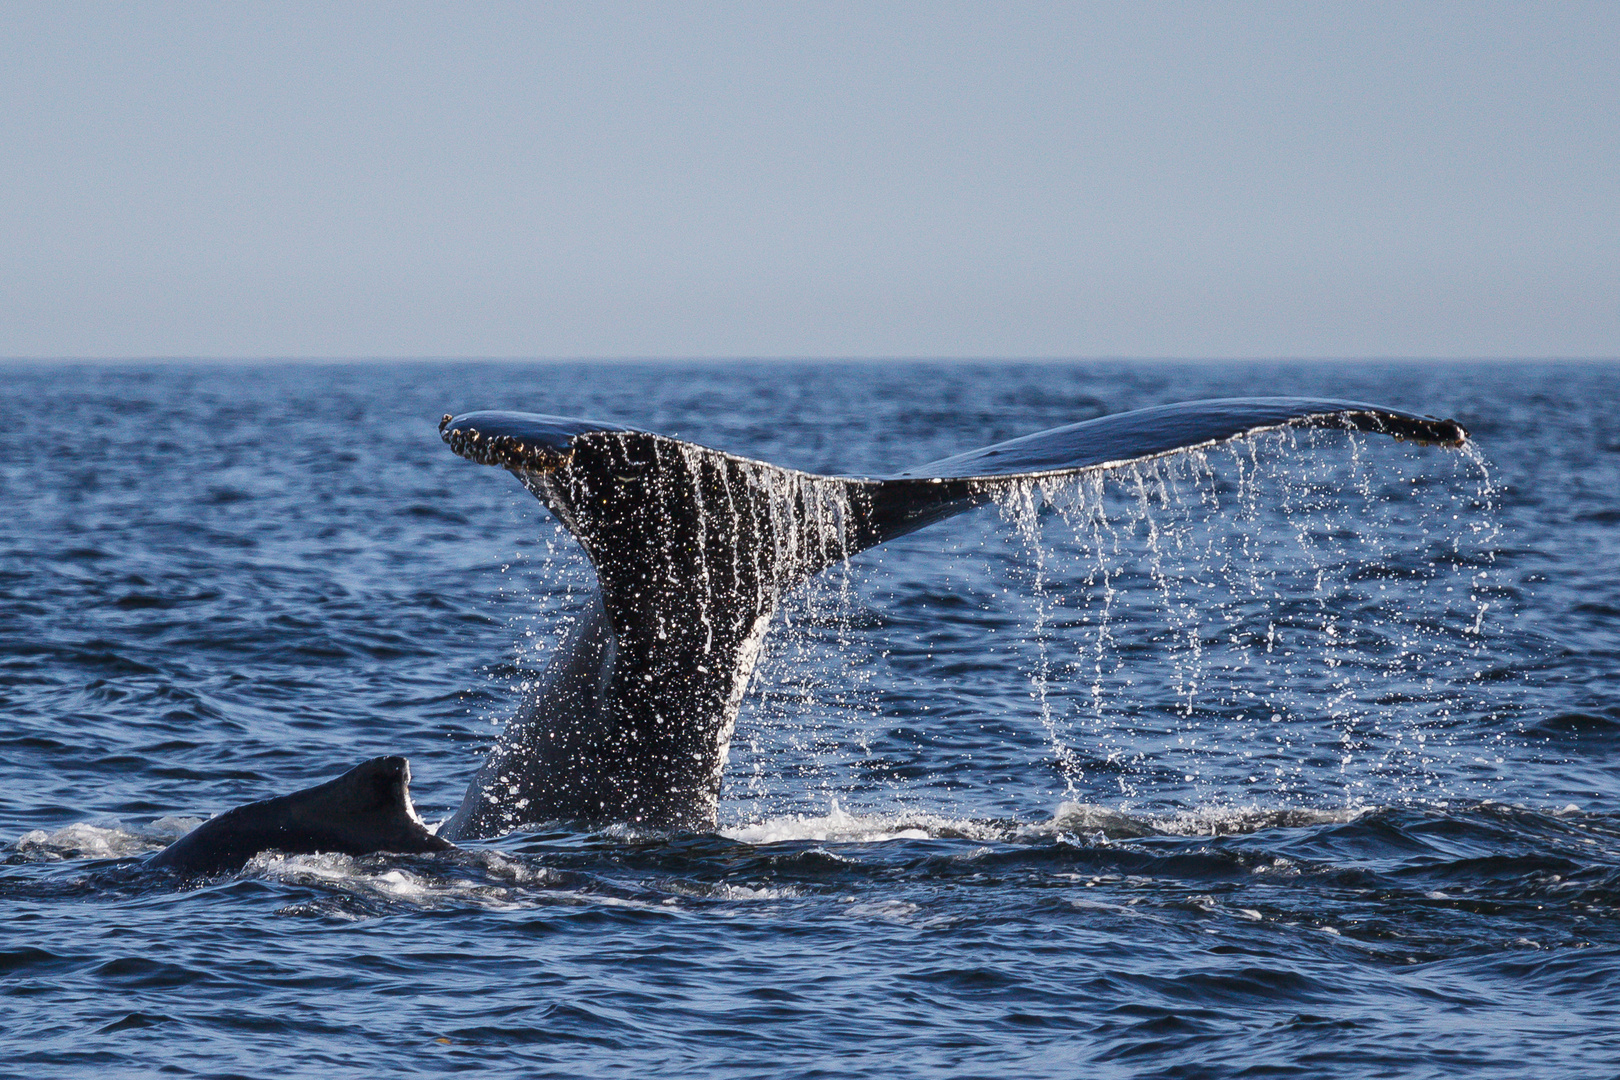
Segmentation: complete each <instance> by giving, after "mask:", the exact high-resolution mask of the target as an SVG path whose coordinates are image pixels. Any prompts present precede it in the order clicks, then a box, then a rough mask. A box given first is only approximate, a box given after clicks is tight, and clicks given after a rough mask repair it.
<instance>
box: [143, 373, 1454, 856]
mask: <svg viewBox="0 0 1620 1080" xmlns="http://www.w3.org/2000/svg"><path fill="white" fill-rule="evenodd" d="M1283 427H1294V428H1338V429H1344V430H1355V431H1364V432H1372V433H1378V434H1386V435H1391V436H1394V437H1396V438H1401V439H1409V440H1414V441H1417V442H1422V443H1429V444H1439V445H1445V446H1460V445H1462V444H1463V443H1464V442H1466V440H1467V438H1468V435H1467V432H1465V431H1464V430H1463V428H1462V427H1461V425H1459V424H1458V423H1457V422H1456V421H1453V420H1441V419H1436V418H1434V417H1429V416H1420V415H1417V414H1414V413H1408V412H1403V411H1401V410H1397V409H1390V408H1384V407H1381V406H1375V405H1364V404H1359V403H1355V402H1344V401H1333V400H1322V399H1307V398H1232V399H1219V400H1210V401H1195V402H1186V403H1182V404H1177V405H1164V406H1158V407H1155V408H1149V409H1141V410H1137V411H1134V412H1127V413H1118V414H1114V415H1111V416H1104V417H1100V418H1098V419H1095V420H1088V421H1084V422H1082V423H1078V424H1071V425H1068V426H1065V427H1058V428H1052V429H1050V430H1047V431H1042V432H1038V433H1036V434H1033V435H1027V436H1024V437H1023V438H1019V439H1013V440H1011V441H1009V442H1004V443H998V444H996V445H994V446H989V447H985V448H983V449H980V450H974V451H971V452H968V453H964V454H958V455H956V456H954V457H949V458H945V459H942V460H939V461H934V462H930V463H928V464H925V465H919V466H916V467H913V468H910V469H907V470H905V471H903V472H899V473H895V474H893V475H890V476H887V477H875V478H868V477H841V476H818V475H814V474H811V473H805V472H800V471H796V470H793V469H785V468H781V467H779V466H776V465H771V464H768V463H766V462H762V461H754V460H751V459H749V458H744V457H739V456H737V455H734V454H728V453H724V452H721V451H718V450H711V449H708V448H706V447H702V446H697V445H694V444H692V443H687V442H682V441H680V440H677V439H672V438H668V437H666V436H662V435H657V434H653V433H651V432H646V431H638V430H634V429H631V428H626V427H621V426H618V425H615V424H608V423H599V422H594V421H588V420H578V419H570V418H563V417H554V416H543V415H537V414H531V413H518V412H473V413H466V414H462V415H459V416H451V415H448V414H447V415H446V416H445V417H444V419H443V421H442V422H441V424H440V429H439V430H440V434H441V436H442V437H443V438H444V441H445V442H447V443H448V444H449V445H450V447H451V449H452V450H454V451H455V452H456V453H457V454H460V455H461V456H462V457H465V458H468V459H469V460H472V461H474V462H478V463H480V464H486V465H497V466H501V467H504V468H506V469H507V470H509V471H510V472H511V473H512V474H513V475H514V476H516V477H517V478H518V480H519V481H520V482H522V483H523V485H524V486H525V487H526V488H528V490H529V491H530V492H532V493H533V494H534V495H535V496H536V497H537V498H538V499H539V500H540V501H541V502H542V503H543V504H544V505H545V506H546V507H547V508H548V509H549V510H550V511H551V512H552V513H553V514H554V515H555V516H556V517H557V519H558V520H559V521H560V522H561V523H562V524H563V525H564V527H566V528H567V529H568V531H569V532H570V533H571V534H572V535H573V536H574V538H575V539H576V540H578V542H579V543H580V545H581V547H582V548H583V549H584V552H585V555H586V557H587V558H588V560H589V561H590V563H591V565H592V567H593V568H594V569H595V571H596V576H597V584H598V588H597V590H596V591H595V592H594V593H593V595H592V596H591V598H590V600H589V601H588V603H587V605H586V608H585V611H584V612H583V614H582V615H581V617H580V618H579V620H578V621H577V622H576V623H575V625H574V626H573V628H572V629H571V631H570V633H569V634H568V635H567V637H566V638H564V639H563V641H562V642H561V643H559V644H558V646H557V647H556V649H555V650H554V652H553V653H552V655H551V658H550V661H549V663H548V665H547V667H546V669H545V671H544V672H543V673H542V675H541V677H540V678H539V680H538V681H537V682H536V684H535V687H534V689H533V690H531V691H530V692H529V693H528V694H527V696H526V697H525V699H524V701H523V703H522V706H521V708H520V709H519V711H518V713H517V715H516V716H514V717H513V718H512V720H511V721H510V722H509V723H508V724H507V726H506V728H505V730H504V731H503V733H502V734H501V736H500V738H499V740H498V741H497V743H496V746H495V747H494V749H492V750H491V751H490V754H489V756H488V758H487V759H486V760H485V762H484V763H483V765H482V767H481V768H480V769H479V770H478V772H477V774H476V775H475V776H474V777H473V779H472V782H471V783H470V784H469V785H468V788H467V793H466V795H465V797H464V798H463V800H462V802H461V805H460V807H459V808H458V809H457V810H456V811H455V813H454V814H453V815H452V816H451V817H450V818H449V819H448V820H447V821H445V822H444V823H443V825H441V826H440V828H439V829H438V830H437V835H436V836H433V837H432V838H431V839H432V840H433V841H436V842H437V843H439V844H444V845H445V846H449V845H448V844H445V842H446V841H465V840H476V839H483V838H488V837H492V836H497V835H500V834H502V833H505V832H508V831H511V830H513V829H516V828H519V827H522V826H525V825H531V824H540V823H547V822H557V821H567V822H573V823H579V824H584V825H590V826H597V825H608V824H631V825H635V826H639V827H643V828H651V829H711V828H713V827H714V826H715V825H716V823H717V813H718V808H719V797H720V785H721V776H722V773H723V771H724V767H725V761H726V756H727V753H728V750H729V747H730V741H731V735H732V731H733V728H734V726H735V723H736V719H737V712H738V708H739V707H740V705H741V702H742V698H743V694H744V692H745V690H746V689H747V686H748V682H749V679H750V678H751V676H752V674H753V671H754V666H755V663H756V661H757V659H758V656H759V650H760V646H761V643H762V642H763V640H764V637H765V633H766V630H767V628H768V626H769V624H770V620H771V616H772V614H773V613H774V611H775V609H776V605H777V602H778V600H779V599H780V598H781V597H782V595H783V594H784V593H785V592H786V591H787V590H788V589H790V588H792V587H793V586H794V585H796V584H798V583H799V582H801V581H803V580H804V579H806V578H808V577H810V576H811V575H813V574H815V573H817V572H818V571H821V570H823V569H825V568H827V567H828V566H831V565H833V564H834V563H837V562H840V561H842V560H844V559H847V558H849V557H850V556H852V555H855V554H857V553H858V552H861V551H864V550H866V549H867V548H870V547H873V546H875V545H877V544H881V543H883V542H884V541H886V540H890V539H893V538H895V537H897V536H903V535H905V534H907V533H910V532H913V531H915V530H917V529H920V528H922V527H924V526H926V525H930V524H933V523H935V522H939V521H942V520H944V519H946V518H949V517H952V516H954V515H956V514H959V513H962V512H964V511H966V510H970V509H973V508H974V507H978V506H982V505H984V504H986V503H988V502H991V501H993V500H994V499H995V498H996V497H997V496H998V495H999V494H1002V493H1003V492H1005V491H1007V490H1008V489H1009V488H1010V487H1012V486H1013V485H1015V484H1018V483H1022V482H1028V481H1031V480H1047V479H1051V480H1059V479H1063V478H1067V477H1075V476H1080V475H1082V474H1087V473H1093V472H1097V471H1105V470H1109V469H1116V468H1121V467H1126V466H1130V465H1133V464H1135V463H1137V462H1141V461H1144V460H1148V459H1151V458H1155V457H1159V456H1162V455H1166V454H1171V453H1176V452H1179V451H1185V450H1191V449H1197V448H1201V447H1207V446H1211V445H1214V444H1217V443H1220V442H1224V441H1227V440H1230V439H1234V438H1239V437H1242V436H1245V435H1252V434H1255V433H1257V432H1261V431H1266V430H1271V429H1276V428H1283ZM387 760H389V761H399V762H401V764H403V759H387ZM362 768H364V767H362ZM408 776H409V773H408V769H407V770H404V771H403V773H402V774H401V777H400V780H399V784H400V792H401V794H402V795H403V794H404V787H403V785H404V783H405V781H406V780H408ZM340 779H342V778H340ZM336 783H338V781H333V782H332V784H336ZM330 786H331V784H328V785H322V786H321V787H318V788H313V789H310V790H309V791H308V792H301V793H297V794H295V795H291V796H285V797H284V798H283V799H282V800H268V801H267V802H265V803H255V804H251V805H250V806H248V807H242V808H239V809H238V810H236V811H232V812H231V813H230V814H226V815H222V816H221V817H219V818H216V819H214V820H213V821H210V822H208V823H206V824H204V825H203V826H201V827H199V829H198V830H196V832H195V833H193V834H190V835H188V836H187V837H183V838H181V839H180V840H179V841H176V843H175V844H174V845H172V846H171V847H170V848H169V849H166V850H165V851H164V852H160V853H159V854H158V855H157V856H155V857H154V861H155V862H159V863H162V864H165V865H169V866H171V867H174V868H177V869H185V868H186V866H187V860H186V859H184V858H182V857H181V854H183V853H177V854H174V855H171V852H176V851H177V849H180V848H182V846H183V845H187V843H188V841H190V842H192V846H193V847H194V848H197V849H199V850H202V849H205V848H206V847H207V845H203V844H201V843H200V842H197V841H192V838H193V837H194V836H197V835H198V834H201V833H203V832H204V831H205V830H209V829H211V828H212V829H214V830H215V832H216V834H218V835H216V837H215V842H216V843H217V842H218V841H219V838H220V836H222V835H224V834H226V833H229V832H230V830H231V827H229V826H226V825H225V824H224V823H225V822H226V820H227V819H229V818H231V817H232V816H233V815H237V816H239V817H241V818H242V820H241V821H238V823H237V825H236V826H235V828H236V829H237V830H239V831H242V833H243V836H242V838H241V839H240V840H239V841H238V840H236V839H234V838H233V839H232V841H231V843H230V844H229V845H226V846H228V847H229V849H230V851H231V853H232V854H231V858H235V856H236V854H237V853H238V849H239V848H245V847H248V846H251V845H252V844H253V843H257V842H259V841H258V840H256V839H253V838H254V837H257V836H259V835H260V834H261V833H262V832H263V830H262V829H258V828H257V826H256V825H255V826H253V827H246V828H244V826H245V825H249V824H251V821H252V818H253V815H251V814H248V813H247V812H248V811H251V810H254V809H255V808H261V807H269V806H271V805H272V804H280V803H284V802H289V801H290V802H291V803H294V804H297V803H298V801H299V800H300V799H304V800H306V801H308V800H309V799H310V797H312V796H315V795H316V794H317V793H321V792H324V791H325V790H326V789H327V788H328V787H330ZM404 801H405V805H406V806H407V807H408V804H409V799H408V795H405V796H404ZM284 810H286V807H281V808H279V809H278V810H277V812H278V813H281V812H282V811H284ZM343 812H344V811H343V808H342V807H341V806H340V805H338V804H336V803H332V801H331V800H329V799H326V800H325V801H323V800H322V798H316V799H315V800H314V802H313V803H311V805H310V807H309V808H308V812H307V813H304V814H303V816H302V817H301V818H298V820H302V821H304V822H306V823H307V824H308V826H309V828H310V829H311V831H312V833H322V830H325V832H324V833H323V835H325V834H331V833H332V832H333V831H334V830H336V832H337V833H338V834H342V835H347V833H345V832H344V830H343V829H341V828H339V827H338V826H336V825H334V824H332V823H330V822H328V823H325V824H323V825H321V826H320V827H316V825H315V824H314V822H315V821H316V820H317V819H320V818H322V816H323V815H333V814H335V815H339V816H341V815H342V813H343ZM411 816H412V817H414V815H411ZM279 820H281V819H278V821H279ZM359 831H360V832H362V833H363V831H364V830H359ZM407 834H409V835H408V836H407ZM266 835H268V834H266ZM401 837H403V838H404V839H400V838H401ZM377 841H378V842H379V843H380V844H381V845H383V846H379V847H376V848H374V849H373V850H384V851H394V850H404V851H425V850H431V847H430V846H411V845H420V844H422V843H423V841H421V839H420V838H419V837H417V836H416V834H415V832H414V831H413V830H411V829H409V828H403V831H400V832H399V835H398V837H395V838H393V839H392V840H390V839H389V838H384V837H378V838H377ZM319 842H320V840H319V836H311V837H309V838H300V837H294V836H292V835H291V834H289V833H287V832H285V831H283V832H281V833H278V834H277V836H276V838H275V839H273V840H272V841H271V842H270V846H278V847H280V849H281V850H286V851H313V850H348V849H347V848H338V849H331V848H320V847H314V846H311V845H312V844H318V843H319ZM390 842H393V843H405V844H406V845H407V846H406V847H404V848H397V847H391V846H387V845H388V844H389V843H390ZM364 843H365V841H357V842H356V845H352V846H364ZM349 853H351V854H354V853H357V852H354V851H349ZM252 854H253V852H251V851H250V852H248V853H247V855H246V856H242V858H241V859H240V860H238V862H237V864H238V865H240V862H241V861H245V859H246V858H247V857H249V856H251V855H252ZM201 862H206V863H207V865H208V867H209V868H210V869H214V868H217V866H218V865H219V861H218V860H199V864H200V863H201Z"/></svg>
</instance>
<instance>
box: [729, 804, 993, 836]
mask: <svg viewBox="0 0 1620 1080" xmlns="http://www.w3.org/2000/svg"><path fill="white" fill-rule="evenodd" d="M1004 833H1005V827H1004V826H1001V825H990V824H984V823H980V822H974V821H968V820H963V819H959V818H942V817H936V816H934V815H932V814H902V813H892V814H851V813H848V812H847V811H845V810H844V809H843V808H842V807H841V806H839V805H838V800H837V799H834V800H832V805H831V807H830V808H829V809H828V811H827V813H825V814H822V815H814V814H794V815H793V816H791V817H779V818H770V819H767V820H765V821H759V822H753V823H750V824H744V825H733V826H729V827H726V828H722V829H721V830H720V835H721V836H724V837H726V838H727V839H729V840H740V841H742V842H743V843H745V844H781V843H786V842H789V841H794V840H812V841H820V842H825V843H840V844H878V843H883V842H885V841H889V840H931V839H937V838H940V837H951V838H961V837H967V838H969V839H995V838H998V837H1000V836H1002V835H1003V834H1004Z"/></svg>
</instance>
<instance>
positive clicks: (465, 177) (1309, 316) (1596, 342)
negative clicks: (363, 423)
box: [0, 0, 1620, 357]
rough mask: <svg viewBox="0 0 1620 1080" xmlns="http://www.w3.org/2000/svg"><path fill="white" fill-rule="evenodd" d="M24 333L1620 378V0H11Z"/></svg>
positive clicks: (2, 183) (30, 345)
mask: <svg viewBox="0 0 1620 1080" xmlns="http://www.w3.org/2000/svg"><path fill="white" fill-rule="evenodd" d="M0 92H3V95H4V98H3V100H4V107H3V109H0V355H9V356H164V355H182V356H233V357H234V356H417V355H437V356H465V355H479V356H488V355H499V356H779V355H792V356H1362V355H1367V356H1615V355H1620V3H1615V2H1612V0H1611V2H1607V3H1598V4H1581V3H1559V4H1549V5H1540V4H1531V3H1513V4H1500V5H1498V4H1476V3H1469V4H1444V3H1419V4H1413V3H1398V4H1387V5H1386V4H1371V3H1343V4H1150V3H1108V4H1092V3H1080V4H1064V5H1046V4H1003V3H973V4H961V5H957V4H903V3H866V4H818V3H809V4H801V3H794V4H713V3H693V4H658V5H629V6H620V5H608V4H591V5H579V6H576V5H530V4H523V5H509V4H488V3H486V4H468V3H450V4H404V3H388V4H379V5H367V4H336V3H319V4H308V5H305V4H290V3H288V4H222V3H205V4H162V3H134V4H98V3H92V4H75V3H66V2H62V0H56V2H51V3H46V4H27V3H7V4H5V5H4V6H0Z"/></svg>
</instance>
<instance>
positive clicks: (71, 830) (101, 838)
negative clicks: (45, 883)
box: [14, 817, 203, 860]
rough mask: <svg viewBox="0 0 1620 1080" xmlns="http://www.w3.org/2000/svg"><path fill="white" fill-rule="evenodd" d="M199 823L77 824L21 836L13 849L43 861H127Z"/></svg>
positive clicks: (181, 820)
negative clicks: (132, 826) (140, 826)
mask: <svg viewBox="0 0 1620 1080" xmlns="http://www.w3.org/2000/svg"><path fill="white" fill-rule="evenodd" d="M202 822H203V819H202V818H183V817H164V818H159V819H158V820H156V821H154V822H152V824H151V825H149V826H148V827H146V828H145V829H126V828H125V827H124V826H123V823H122V822H116V821H114V822H107V823H104V824H101V825H92V824H91V823H89V822H85V821H81V822H76V823H74V824H72V825H67V826H64V827H63V828H60V829H56V830H54V831H49V832H47V831H46V830H44V829H34V830H33V831H31V832H26V833H23V834H22V835H21V836H20V837H18V838H17V843H16V844H15V845H14V847H15V848H16V850H17V851H18V852H20V853H22V854H24V855H30V856H33V857H35V858H39V859H45V860H57V859H127V858H131V857H133V856H136V855H145V854H148V853H150V852H153V851H157V850H159V849H160V848H164V847H167V846H168V845H169V844H170V843H172V842H174V841H175V840H178V839H179V838H180V837H182V836H184V835H185V834H186V833H188V832H190V831H191V830H192V829H194V828H196V827H197V826H198V825H201V824H202Z"/></svg>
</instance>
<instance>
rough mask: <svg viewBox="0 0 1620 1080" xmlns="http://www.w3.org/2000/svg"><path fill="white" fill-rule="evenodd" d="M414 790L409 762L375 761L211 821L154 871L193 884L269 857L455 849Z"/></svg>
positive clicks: (167, 851)
mask: <svg viewBox="0 0 1620 1080" xmlns="http://www.w3.org/2000/svg"><path fill="white" fill-rule="evenodd" d="M410 782H411V767H410V765H409V764H408V763H407V762H406V760H405V759H404V758H402V757H379V758H372V759H371V760H370V761H365V762H362V763H360V764H359V765H356V766H355V767H354V768H352V769H350V770H349V771H348V772H346V773H344V774H343V775H342V776H339V777H338V778H337V779H335V780H328V781H327V782H326V783H324V784H321V785H319V786H317V787H312V788H306V789H304V790H303V791H295V792H293V793H292V794H291V795H283V796H281V797H280V798H275V799H265V800H263V801H261V802H255V803H248V804H247V805H246V806H238V807H237V808H236V809H234V810H228V811H226V812H225V813H223V814H221V815H219V816H218V817H216V818H210V819H209V820H208V821H205V822H203V823H202V824H201V825H199V826H197V827H196V828H195V829H193V830H191V831H190V832H189V833H187V834H186V835H184V836H182V837H181V838H180V839H178V840H176V841H175V842H174V843H172V844H170V845H169V846H168V847H166V848H164V849H163V850H162V851H160V852H158V853H157V854H156V855H153V856H152V857H151V858H150V859H149V860H147V865H149V866H154V867H162V868H165V869H169V870H173V871H175V872H176V873H179V874H182V875H186V876H192V875H199V874H218V873H224V872H226V871H231V870H237V869H240V868H241V867H242V865H243V864H244V863H246V862H247V861H248V860H249V859H251V858H253V856H255V855H257V854H258V853H259V852H261V851H271V850H274V851H283V852H286V853H287V854H289V855H313V854H315V853H316V852H333V853H336V854H341V855H369V854H371V853H373V852H378V851H392V852H396V853H399V854H417V853H421V852H427V851H444V850H446V849H447V848H452V847H454V846H455V845H454V844H451V843H450V842H449V841H447V840H441V839H439V838H438V837H437V836H435V835H433V834H432V833H430V832H429V831H428V830H427V826H425V825H424V824H423V823H422V819H421V818H419V817H417V816H416V810H415V809H414V808H413V807H412V806H411V796H410Z"/></svg>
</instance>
